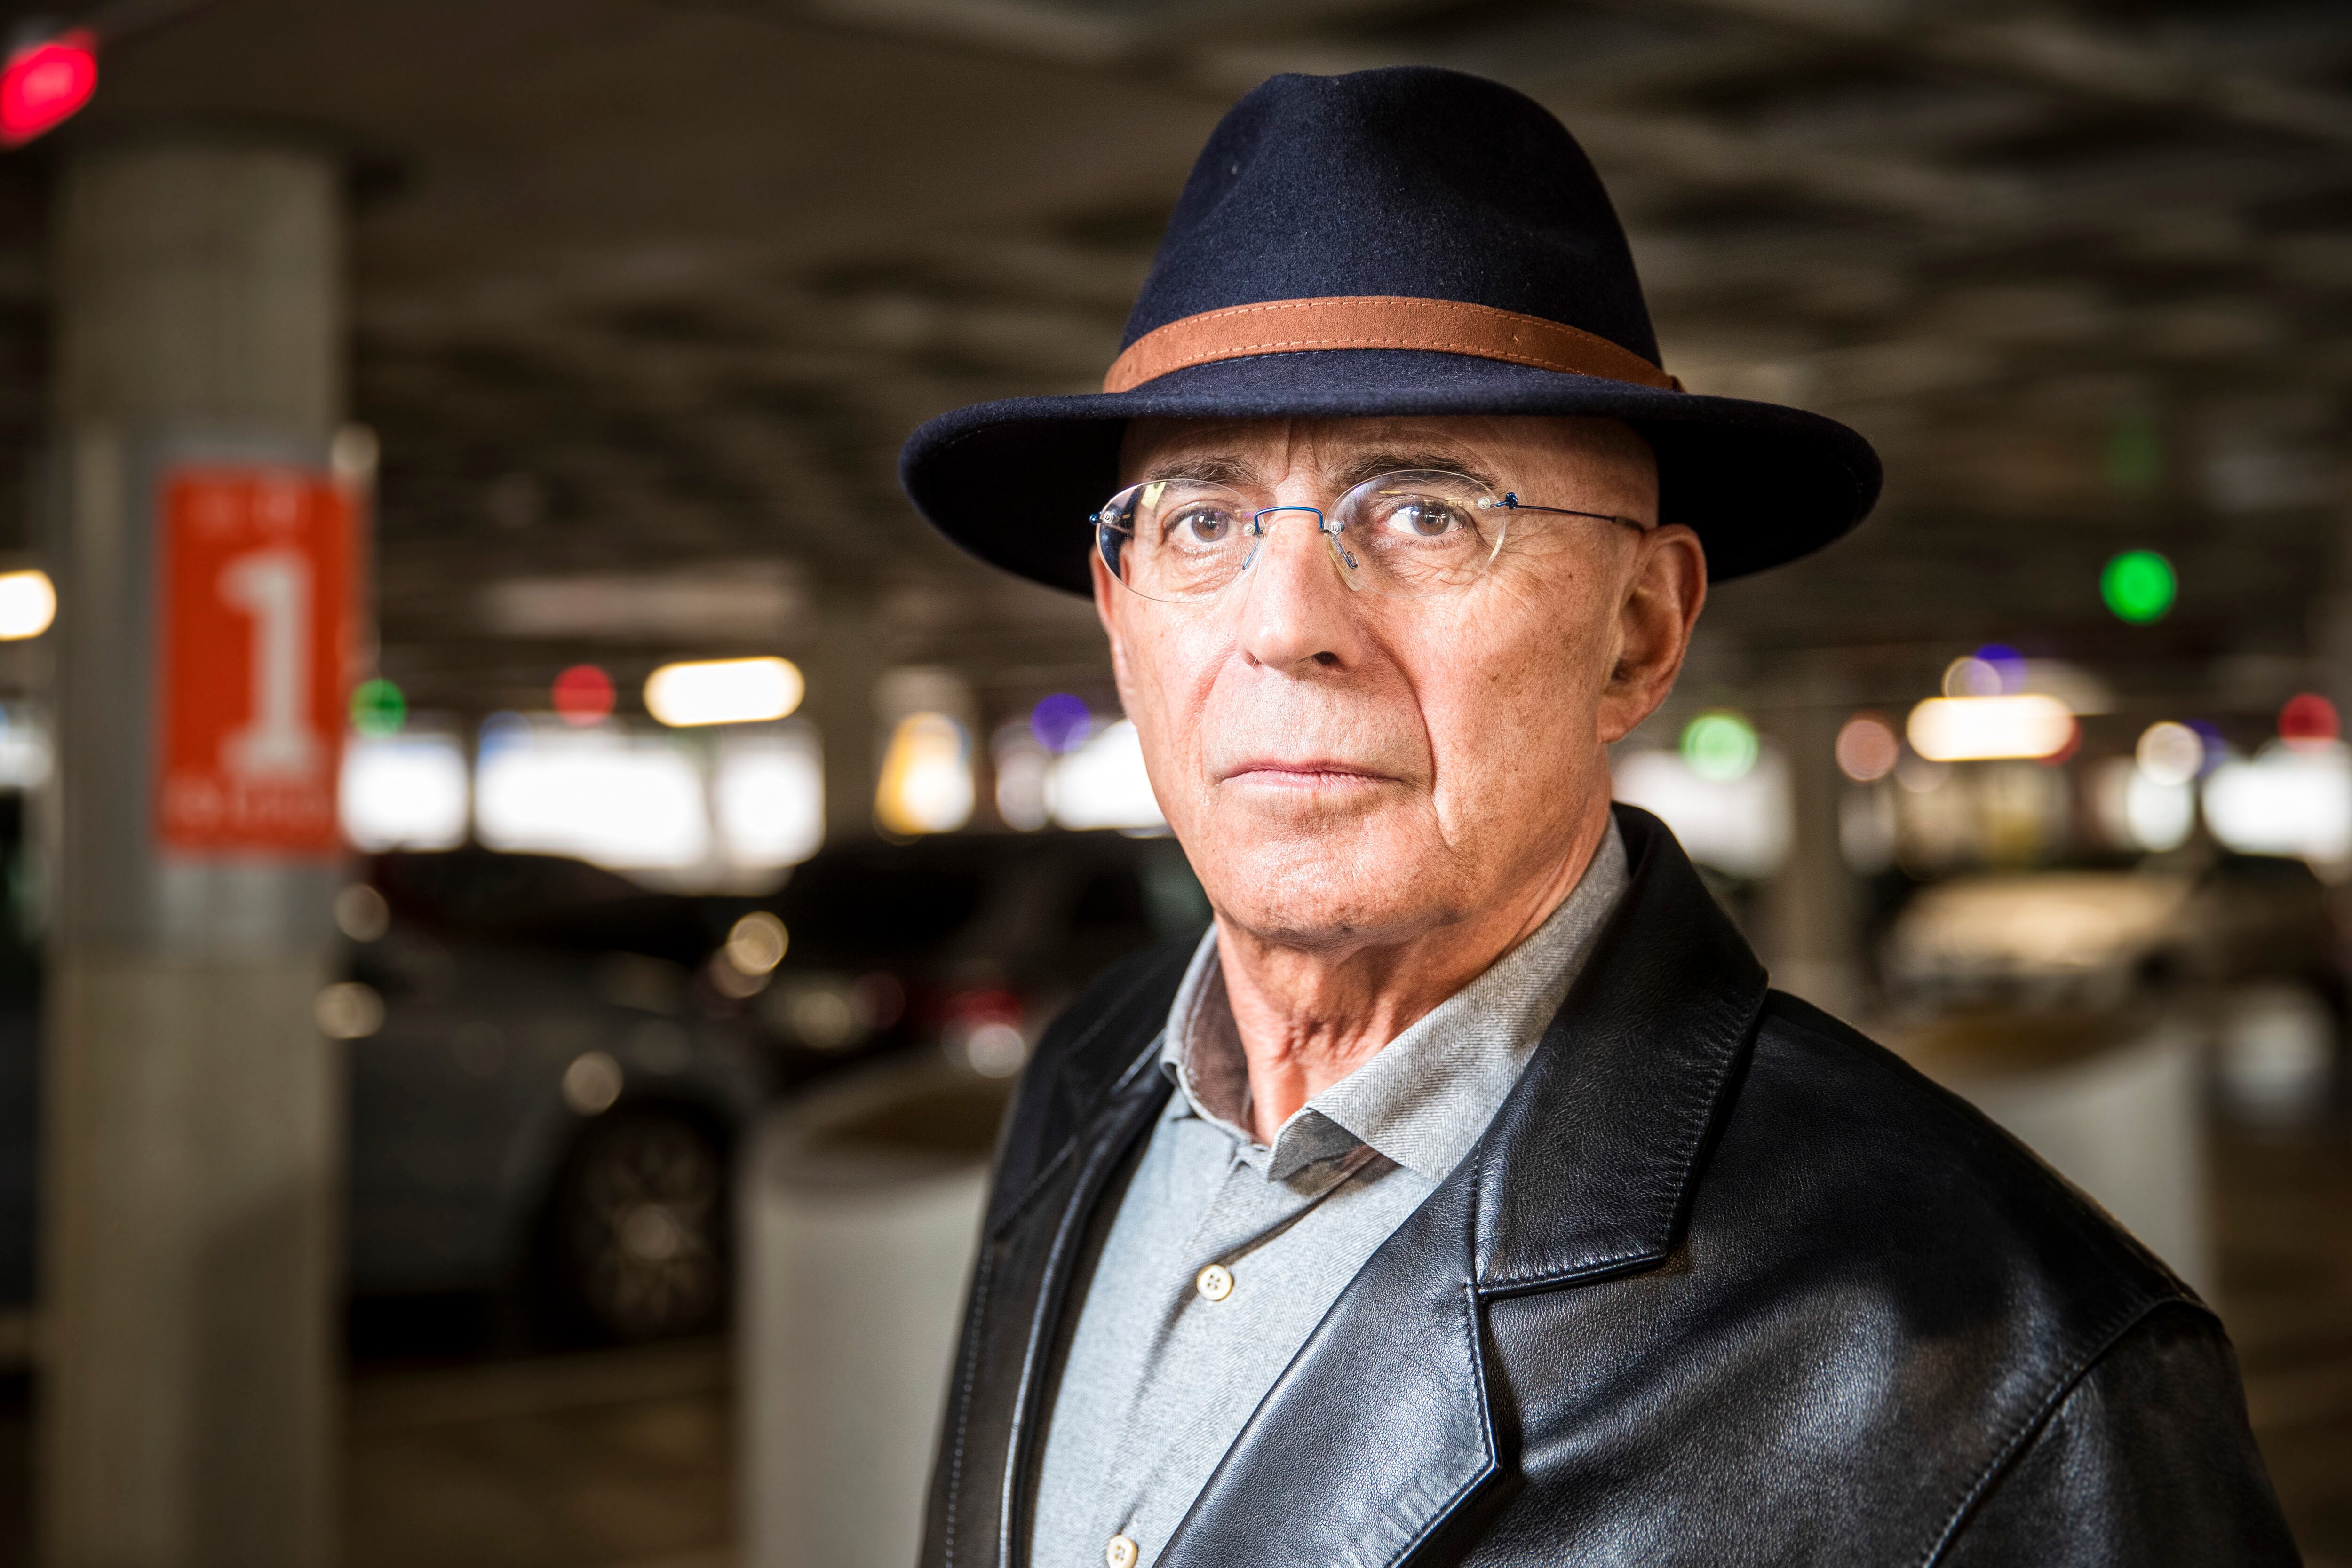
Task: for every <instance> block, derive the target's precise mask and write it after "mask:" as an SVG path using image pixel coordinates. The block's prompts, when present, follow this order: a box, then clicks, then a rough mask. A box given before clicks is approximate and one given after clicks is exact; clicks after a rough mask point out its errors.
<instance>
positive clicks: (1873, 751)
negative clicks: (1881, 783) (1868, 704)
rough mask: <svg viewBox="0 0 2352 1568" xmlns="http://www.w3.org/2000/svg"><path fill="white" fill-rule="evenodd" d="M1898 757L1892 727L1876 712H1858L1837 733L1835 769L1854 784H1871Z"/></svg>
mask: <svg viewBox="0 0 2352 1568" xmlns="http://www.w3.org/2000/svg"><path fill="white" fill-rule="evenodd" d="M1902 757H1903V745H1902V742H1901V740H1900V739H1899V738H1898V737H1896V735H1895V727H1894V726H1893V725H1891V724H1889V723H1887V722H1886V720H1885V718H1884V717H1883V716H1880V715H1878V714H1874V713H1858V714H1856V715H1854V716H1853V717H1852V718H1850V719H1848V720H1846V721H1845V725H1844V727H1843V728H1841V729H1840V730H1839V731H1838V733H1837V765H1838V771H1839V772H1841V773H1843V774H1844V775H1845V776H1846V777H1847V778H1849V779H1853V781H1854V782H1855V783H1857V784H1875V783H1876V782H1878V780H1880V779H1884V778H1885V777H1886V776H1887V775H1888V774H1889V773H1892V772H1894V771H1895V763H1896V762H1898V761H1900V760H1901V759H1902Z"/></svg>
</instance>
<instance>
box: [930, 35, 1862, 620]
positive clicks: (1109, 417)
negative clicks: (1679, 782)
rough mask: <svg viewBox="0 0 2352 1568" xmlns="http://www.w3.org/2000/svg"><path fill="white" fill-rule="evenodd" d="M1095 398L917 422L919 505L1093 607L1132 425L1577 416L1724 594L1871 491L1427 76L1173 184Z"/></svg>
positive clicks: (1521, 144)
mask: <svg viewBox="0 0 2352 1568" xmlns="http://www.w3.org/2000/svg"><path fill="white" fill-rule="evenodd" d="M1103 385H1104V390H1103V391H1101V392H1084V393H1073V394H1069V395H1066V396H1059V397H1032V398H1014V399H1009V400H1005V401H1002V402H984V403H976V404H974V405H972V406H971V407H969V408H961V409H957V410H955V411H954V412H952V413H946V414H942V415H940V417H939V418H937V419H934V420H932V421H930V422H929V423H927V424H925V425H923V426H922V427H921V428H920V429H919V430H917V431H916V432H915V433H914V434H913V435H911V436H909V437H908V441H907V444H906V447H905V449H904V450H903V451H902V452H901V453H900V454H899V460H898V473H899V478H900V481H901V482H902V483H903V484H904V485H905V486H906V489H907V494H908V497H910V498H911V499H912V500H913V501H914V503H915V506H916V507H917V509H918V510H919V511H920V512H921V513H922V514H923V516H924V517H926V518H927V519H929V522H930V523H931V525H932V526H933V527H935V528H938V529H939V530H940V532H941V533H943V534H945V535H947V536H948V538H950V539H953V540H954V541H955V542H956V543H957V544H959V545H961V546H962V547H963V548H964V549H968V550H970V551H971V553H973V554H974V555H977V556H979V557H980V558H981V559H983V560H988V561H992V562H994V563H995V564H996V565H998V566H1001V567H1003V568H1006V569H1007V570H1012V571H1014V572H1018V573H1019V574H1020V575H1021V576H1023V577H1026V578H1029V579H1032V580H1034V581H1037V582H1042V583H1045V584H1048V585H1049V586H1052V587H1055V588H1066V589H1070V590H1072V591H1076V592H1080V593H1084V592H1087V591H1088V587H1089V580H1088V572H1087V551H1088V549H1089V548H1090V547H1091V546H1092V543H1093V540H1094V537H1095V536H1094V528H1093V526H1092V524H1091V521H1090V514H1091V513H1093V512H1094V511H1095V510H1096V509H1097V507H1100V506H1101V505H1102V503H1103V502H1105V501H1107V500H1108V499H1109V498H1110V495H1111V492H1112V491H1113V490H1114V489H1116V488H1117V487H1118V483H1117V482H1118V448H1119V440H1120V436H1121V434H1122V433H1123V432H1124V430H1125V429H1126V425H1127V422H1128V421H1129V420H1130V419H1136V418H1141V417H1153V418H1225V419H1234V418H1242V419H1247V418H1257V417H1276V416H1281V415H1310V416H1312V415H1322V416H1369V415H1382V414H1581V415H1591V416H1601V417H1609V418H1614V419H1621V420H1623V421H1625V422H1626V423H1629V424H1631V425H1632V426H1633V428H1634V429H1636V430H1638V431H1640V432H1641V434H1643V436H1644V437H1645V438H1647V440H1648V441H1649V443H1650V444H1651V446H1652V448H1653V449H1654V451H1655V452H1656V454H1657V458H1658V477H1659V512H1660V517H1662V519H1663V520H1664V521H1667V522H1675V523H1686V524H1688V525H1689V526H1690V527H1691V528H1694V529H1696V531H1697V533H1698V535H1699V538H1700V539H1701V540H1702V541H1703V542H1704V544H1705V546H1706V555H1707V564H1708V573H1709V575H1710V576H1711V577H1713V578H1715V579H1717V580H1722V579H1725V578H1731V577H1738V576H1740V575H1742V574H1744V573H1747V572H1752V571H1759V570H1762V569H1764V568H1766V567H1769V566H1777V565H1779V564H1780V563H1781V562H1783V561H1787V560H1791V559H1795V558H1796V557H1798V556H1801V555H1804V554H1806V553H1807V552H1809V551H1811V550H1814V549H1820V548H1821V547H1822V546H1823V545H1825V544H1828V543H1829V542H1830V541H1831V540H1832V539H1835V538H1838V537H1839V536H1841V535H1843V534H1844V533H1845V532H1847V531H1848V530H1849V529H1851V528H1853V526H1854V525H1855V524H1857V523H1859V522H1860V521H1862V519H1863V517H1864V516H1865V515H1867V513H1868V512H1869V510H1870V507H1871V505H1872V503H1873V502H1874V501H1875V500H1876V499H1877V497H1878V486H1879V467H1878V458H1877V455H1875V454H1874V453H1873V452H1872V451H1871V449H1870V444H1869V443H1868V442H1866V441H1864V440H1863V438H1862V437H1861V436H1860V435H1858V434H1855V433H1854V432H1853V431H1851V430H1849V429H1847V428H1846V427H1845V426H1844V425H1843V424H1840V423H1836V422H1835V421H1833V420H1829V419H1824V418H1822V416H1820V415H1819V414H1813V413H1805V412H1803V411H1802V410H1800V409H1793V408H1784V407H1781V406H1780V405H1778V404H1774V403H1765V402H1747V401H1744V400H1741V399H1738V398H1723V397H1707V396H1702V395H1700V394H1698V393H1696V392H1685V391H1683V390H1682V388H1681V385H1680V383H1679V382H1675V380H1674V379H1673V378H1672V377H1670V376H1668V375H1667V374H1666V373H1665V371H1664V369H1663V368H1662V367H1661V366H1660V365H1659V362H1658V346H1657V339H1656V336H1655V334H1654V332H1653V331H1652V330H1651V328H1650V313H1649V307H1648V306H1647V305H1646V304H1644V303H1643V298H1642V286H1641V282H1640V279H1638V278H1637V277H1635V276H1634V272H1633V255H1632V253H1631V252H1630V251H1629V250H1628V249H1627V248H1626V245H1625V235H1624V231H1623V229H1622V227H1620V225H1618V222H1617V214H1616V211H1615V209H1614V208H1613V207H1612V206H1611V205H1610V202H1609V196H1608V193H1607V192H1606V191H1604V190H1603V189H1602V188H1601V178H1600V176H1599V175H1598V174H1596V173H1595V172H1593V168H1592V165H1591V162H1589V161H1588V160H1587V159H1586V158H1585V156H1584V152H1583V150H1582V149H1581V148H1580V147H1578V146H1577V144H1576V141H1575V139H1574V138H1573V137H1571V136H1570V135H1569V133H1568V131H1567V130H1566V128H1565V127H1563V126H1562V125H1561V124H1560V123H1559V120H1555V119H1554V118H1553V117H1552V116H1551V114H1550V113H1549V111H1548V110H1545V109H1544V108H1543V107H1542V106H1541V105H1539V104H1538V103H1536V102H1535V101H1534V100H1532V99H1528V98H1526V97H1524V96H1523V95H1521V94H1519V93H1517V92H1515V91H1513V90H1512V89H1509V88H1507V87H1504V86H1502V85H1501V84H1500V83H1497V82H1492V81H1488V80H1486V79H1485V78H1480V77H1474V76H1467V75H1465V74H1463V73H1461V72H1458V71H1448V70H1438V69H1433V68H1424V67H1397V68H1388V69H1382V70H1368V71H1357V72H1354V73H1351V74H1349V75H1346V76H1334V77H1314V76H1278V77H1275V78H1272V79H1271V80H1268V81H1266V82H1265V83H1264V84H1262V85H1261V86H1259V87H1258V88H1256V89H1254V90H1253V91H1251V92H1250V94H1249V95H1248V96H1247V97H1245V98H1244V99H1242V100H1241V101H1240V102H1239V103H1238V104H1236V105H1234V109H1233V110H1232V111H1231V112H1230V113H1228V114H1227V115H1226V116H1225V118H1224V120H1223V121H1222V122H1220V123H1219V125H1218V126H1217V129H1216V130H1215V131H1214V132H1213V133H1212V134H1211V135H1210V137H1209V142H1208V145H1207V146H1206V147H1205V148H1203V149H1202V152H1201V157H1200V161H1199V162H1197V163H1195V164H1194V165H1193V167H1192V177H1191V178H1190V179H1189V180H1187V181H1186V182H1185V184H1184V191H1183V194H1182V195H1181V197H1180V198H1179V199H1178V201H1177V204H1176V210H1175V213H1174V214H1173V215H1172V216H1171V218H1170V220H1169V224H1168V233H1167V235H1166V237H1165V238H1163V239H1162V240H1161V242H1160V254H1159V257H1158V259H1157V260H1156V261H1155V262H1154V263H1153V264H1152V268H1151V272H1150V277H1148V278H1147V279H1146V280H1145V282H1144V285H1143V292H1142V294H1141V295H1140V297H1139V298H1138V299H1137V300H1136V302H1135V309H1134V312H1133V313H1132V314H1131V315H1130V316H1129V318H1128V323H1127V334H1126V338H1125V340H1124V342H1123V345H1122V348H1121V351H1120V353H1119V356H1118V360H1117V361H1115V362H1114V363H1113V364H1112V366H1111V369H1110V372H1109V374H1108V376H1106V377H1105V379H1104V383H1103Z"/></svg>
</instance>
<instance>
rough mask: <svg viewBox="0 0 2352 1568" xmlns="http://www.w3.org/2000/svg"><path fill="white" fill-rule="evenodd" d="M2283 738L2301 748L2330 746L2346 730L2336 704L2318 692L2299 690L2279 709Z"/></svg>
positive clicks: (2280, 736)
mask: <svg viewBox="0 0 2352 1568" xmlns="http://www.w3.org/2000/svg"><path fill="white" fill-rule="evenodd" d="M2278 732H2279V738H2280V739H2281V740H2284V741H2285V742H2286V743H2287V744H2288V745H2289V746H2292V747H2297V748H2298V749H2300V748H2303V747H2320V746H2326V745H2328V744H2329V743H2331V742H2333V741H2335V740H2336V739H2337V738H2339V737H2341V736H2342V735H2343V733H2344V726H2343V722H2342V721H2341V720H2340V719H2339V718H2338V717H2337V716H2336V705H2335V704H2334V703H2332V702H2329V701H2328V700H2327V699H2326V697H2324V696H2321V695H2319V694H2318V693H2317V692H2299V693H2297V694H2296V695H2294V696H2291V697H2289V698H2287V699H2286V706H2284V707H2282V708H2280V709H2279V716H2278Z"/></svg>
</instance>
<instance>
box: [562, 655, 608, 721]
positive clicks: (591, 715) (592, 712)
mask: <svg viewBox="0 0 2352 1568" xmlns="http://www.w3.org/2000/svg"><path fill="white" fill-rule="evenodd" d="M554 695H555V714H556V716H557V717H558V718H561V719H562V721H563V722H564V723H566V724H576V725H582V726H586V725H592V724H595V723H597V722H599V721H600V720H603V719H604V718H606V717H608V716H611V714H612V712H613V677H612V676H610V675H608V674H605V673H604V671H602V670H600V669H598V668H597V667H596V666H595V665H593V664H574V665H572V667H571V668H570V669H568V670H566V671H564V672H563V673H562V674H560V675H558V676H556V677H555V694H554Z"/></svg>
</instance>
